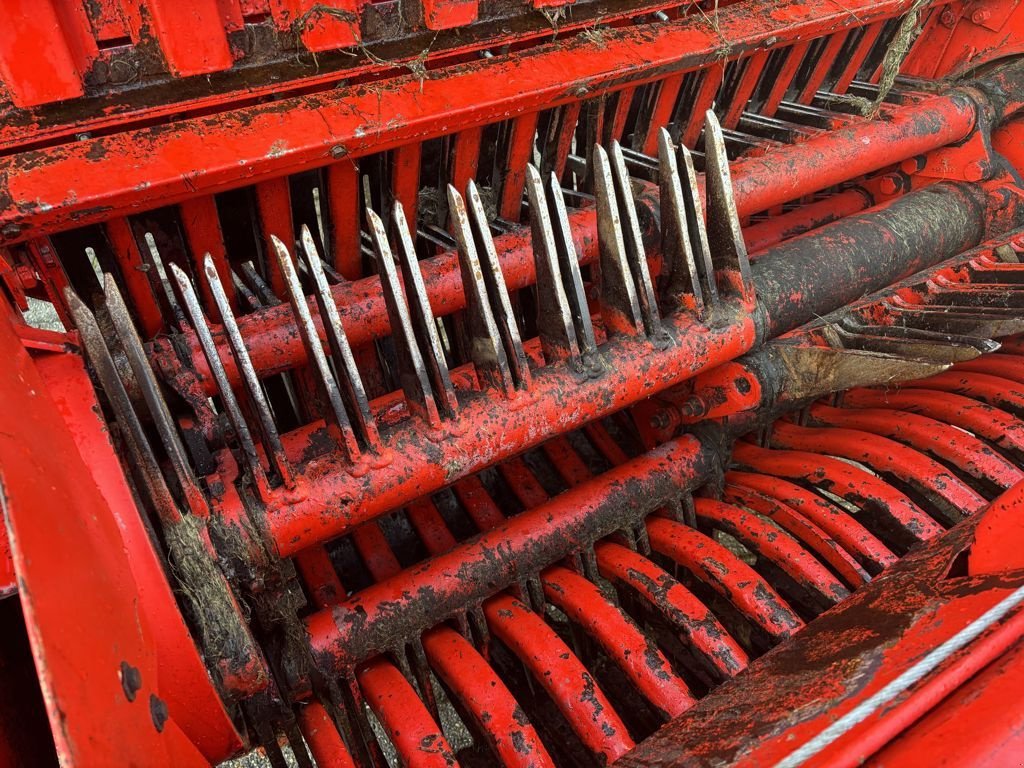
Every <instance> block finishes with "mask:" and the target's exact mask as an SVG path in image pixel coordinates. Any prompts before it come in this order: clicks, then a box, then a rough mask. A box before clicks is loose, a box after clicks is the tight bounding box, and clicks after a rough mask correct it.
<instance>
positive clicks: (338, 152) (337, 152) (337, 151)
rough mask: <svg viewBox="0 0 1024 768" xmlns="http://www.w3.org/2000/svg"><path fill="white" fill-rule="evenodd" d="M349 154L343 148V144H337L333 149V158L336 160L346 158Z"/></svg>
mask: <svg viewBox="0 0 1024 768" xmlns="http://www.w3.org/2000/svg"><path fill="white" fill-rule="evenodd" d="M347 154H348V150H347V149H345V148H344V147H343V146H341V144H335V145H334V146H333V147H331V157H333V158H334V159H335V160H337V159H338V158H341V157H344V156H345V155H347Z"/></svg>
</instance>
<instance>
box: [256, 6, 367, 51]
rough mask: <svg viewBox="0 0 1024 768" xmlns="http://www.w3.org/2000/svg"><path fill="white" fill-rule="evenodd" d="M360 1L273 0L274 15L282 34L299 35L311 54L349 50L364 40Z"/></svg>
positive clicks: (271, 8) (272, 12) (271, 7)
mask: <svg viewBox="0 0 1024 768" xmlns="http://www.w3.org/2000/svg"><path fill="white" fill-rule="evenodd" d="M363 5H364V3H363V2H361V1H360V0H327V2H322V1H321V2H317V1H316V0H270V12H271V14H272V15H273V17H274V23H275V24H276V25H277V28H278V29H279V30H280V31H281V32H285V33H289V34H293V35H298V36H299V37H300V38H301V39H302V44H303V45H304V46H305V47H306V48H307V49H309V50H311V51H326V50H330V49H332V48H348V47H350V46H352V45H355V44H356V43H358V42H359V40H360V39H361V35H360V31H359V13H360V12H361V10H362V7H363Z"/></svg>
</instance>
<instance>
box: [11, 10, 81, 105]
mask: <svg viewBox="0 0 1024 768" xmlns="http://www.w3.org/2000/svg"><path fill="white" fill-rule="evenodd" d="M98 53H99V51H98V49H97V47H96V41H95V40H93V38H92V30H91V29H90V28H89V20H88V19H87V18H86V16H85V12H84V10H83V8H82V5H81V4H80V3H75V2H59V1H56V2H55V0H7V2H5V3H4V13H3V21H2V23H0V77H3V80H4V84H5V85H6V86H7V89H8V91H9V92H10V94H11V99H12V100H13V101H14V103H15V104H16V105H17V106H19V107H33V106H37V105H39V104H46V103H47V102H51V101H61V100H63V99H71V98H74V97H76V96H81V95H82V94H83V93H84V92H85V90H84V86H83V82H82V80H83V78H84V77H85V73H86V71H87V70H88V69H89V67H90V66H92V63H93V61H95V59H96V56H97V55H98Z"/></svg>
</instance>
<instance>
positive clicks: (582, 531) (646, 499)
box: [306, 436, 712, 673]
mask: <svg viewBox="0 0 1024 768" xmlns="http://www.w3.org/2000/svg"><path fill="white" fill-rule="evenodd" d="M711 460H712V459H711V457H710V455H709V454H708V453H707V452H706V451H705V450H704V449H703V448H702V447H701V445H700V443H699V442H698V441H697V440H696V438H694V437H690V436H687V437H682V438H679V439H678V440H673V441H671V442H669V443H666V444H665V445H663V446H661V447H660V448H658V449H656V450H654V451H652V452H651V453H649V454H645V455H644V456H641V457H638V458H636V459H633V460H632V461H630V462H628V463H626V464H623V465H622V466H620V467H616V468H614V469H612V470H610V471H609V472H607V473H605V474H604V475H602V476H600V477H598V478H594V479H593V480H591V481H588V482H586V483H583V484H581V485H579V486H576V487H575V488H571V489H569V490H568V491H566V492H565V493H563V494H561V495H559V496H558V497H556V498H553V499H551V500H550V501H548V502H547V503H545V504H541V505H540V506H538V507H535V508H534V509H531V510H529V511H526V512H523V513H522V514H520V515H518V516H516V517H514V518H511V519H509V520H508V521H506V522H505V523H503V524H502V525H500V526H498V527H497V528H494V529H492V530H490V531H488V532H486V533H483V534H481V535H480V536H478V537H477V538H475V539H472V540H470V541H467V542H464V543H462V544H460V545H459V546H458V547H456V548H455V549H453V550H451V551H450V552H448V553H446V554H444V555H440V556H436V557H432V558H430V559H429V560H427V561H425V562H423V563H421V564H420V565H418V566H416V567H414V568H411V569H408V570H406V571H403V572H401V573H399V574H396V575H395V576H394V577H393V578H388V579H385V580H384V581H381V582H378V583H376V584H373V585H371V586H369V587H367V588H366V589H364V590H362V591H361V592H359V593H357V594H355V595H352V596H351V597H349V598H348V599H347V600H345V601H344V602H342V603H340V604H338V605H336V606H334V607H333V608H331V609H330V610H322V611H319V612H318V613H316V614H313V615H312V616H310V617H308V618H307V619H306V630H307V633H308V634H309V637H310V642H311V645H312V648H313V651H314V654H315V655H316V657H317V658H318V659H319V660H320V664H321V666H322V667H324V668H325V669H334V670H336V671H338V672H339V673H340V672H341V671H343V670H344V669H345V668H346V666H347V665H349V664H352V663H357V662H358V661H359V660H360V659H364V658H367V657H369V656H370V655H372V654H373V653H375V652H379V651H381V650H384V649H386V648H388V647H391V644H393V642H394V639H395V637H396V634H401V633H402V632H410V633H411V632H414V631H416V628H417V627H423V626H432V625H434V624H436V623H437V622H438V621H443V620H444V619H446V618H448V617H451V616H454V615H456V614H457V613H459V612H461V611H462V610H464V609H465V607H466V606H468V605H471V604H473V602H474V601H478V600H482V599H484V598H485V597H487V596H488V595H490V594H493V593H494V592H495V591H497V590H499V589H501V588H503V587H506V586H509V585H511V584H513V583H515V582H516V580H517V579H518V577H519V575H520V574H522V573H529V572H531V570H532V571H533V572H537V571H540V570H541V569H542V568H544V567H546V566H547V565H549V564H550V563H552V562H555V561H557V560H560V559H561V558H563V557H564V556H565V551H566V545H567V543H569V544H570V546H571V545H575V546H576V547H578V548H580V549H582V548H584V547H587V546H591V545H592V544H593V542H595V541H597V540H598V539H600V538H602V537H604V536H607V535H608V534H610V533H612V532H614V531H616V530H618V529H619V528H621V527H622V526H623V525H624V523H625V520H627V519H633V520H637V521H638V520H639V519H640V517H641V516H642V515H643V514H646V513H648V512H650V511H651V510H652V509H653V508H655V507H657V506H660V505H662V504H664V503H666V502H667V501H668V500H669V499H672V498H675V497H676V496H677V495H678V494H679V492H680V488H685V487H687V486H688V485H689V484H692V483H693V482H695V479H696V478H699V477H702V476H703V474H704V472H705V471H706V470H707V465H706V464H705V462H708V461H711ZM640 489H643V491H642V493H641V490H640ZM468 564H472V566H471V567H472V568H473V573H474V578H473V579H472V580H467V579H466V578H465V574H466V573H467V571H466V568H467V565H468Z"/></svg>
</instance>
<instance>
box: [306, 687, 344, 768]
mask: <svg viewBox="0 0 1024 768" xmlns="http://www.w3.org/2000/svg"><path fill="white" fill-rule="evenodd" d="M298 720H299V730H301V731H302V738H304V739H305V740H306V744H308V745H309V751H310V752H312V753H313V759H314V760H316V764H317V766H318V767H319V768H356V764H355V762H354V761H353V760H352V755H351V754H349V751H348V747H346V746H345V742H344V741H342V740H341V736H340V734H339V733H338V729H337V727H335V725H334V721H333V720H331V716H330V715H329V714H327V710H326V709H324V707H323V705H322V704H320V702H318V701H311V702H310V703H309V704H307V705H306V706H304V707H303V708H302V709H300V710H299V714H298Z"/></svg>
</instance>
